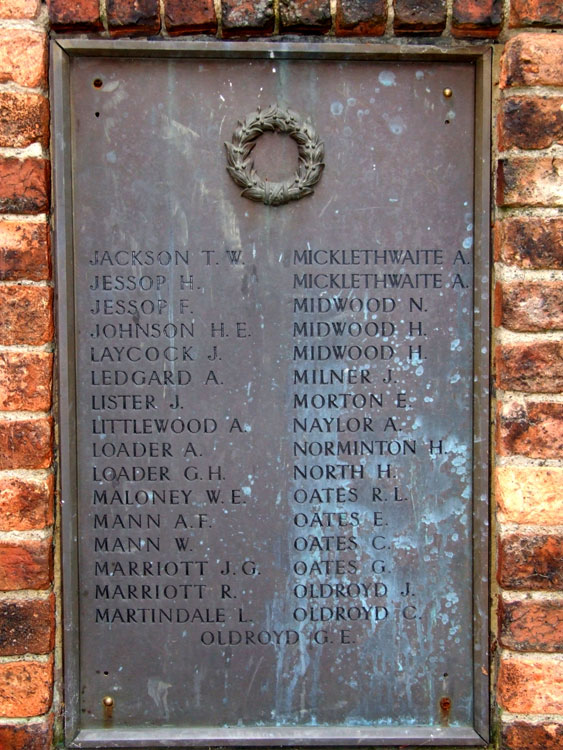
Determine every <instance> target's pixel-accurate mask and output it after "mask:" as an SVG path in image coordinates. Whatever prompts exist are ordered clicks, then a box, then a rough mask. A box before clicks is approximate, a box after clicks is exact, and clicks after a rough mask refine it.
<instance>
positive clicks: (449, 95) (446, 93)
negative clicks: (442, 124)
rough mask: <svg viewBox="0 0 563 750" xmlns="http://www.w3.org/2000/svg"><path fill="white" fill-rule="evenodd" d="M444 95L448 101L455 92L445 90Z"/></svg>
mask: <svg viewBox="0 0 563 750" xmlns="http://www.w3.org/2000/svg"><path fill="white" fill-rule="evenodd" d="M443 93H444V96H445V97H446V99H449V98H450V97H451V96H452V95H453V93H454V92H453V91H452V90H451V89H444V92H443Z"/></svg>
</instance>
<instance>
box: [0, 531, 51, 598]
mask: <svg viewBox="0 0 563 750" xmlns="http://www.w3.org/2000/svg"><path fill="white" fill-rule="evenodd" d="M52 573H53V551H52V545H51V540H50V539H42V540H40V541H36V540H33V541H29V540H28V541H25V540H23V539H22V540H18V542H0V591H12V590H17V589H47V588H49V586H50V585H51V579H52Z"/></svg>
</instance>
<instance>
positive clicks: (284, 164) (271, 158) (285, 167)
mask: <svg viewBox="0 0 563 750" xmlns="http://www.w3.org/2000/svg"><path fill="white" fill-rule="evenodd" d="M252 160H253V161H254V168H255V169H256V171H257V172H258V174H259V175H260V177H261V178H262V179H263V180H266V181H267V182H283V181H285V180H289V179H290V178H291V177H292V176H293V175H294V174H295V172H296V171H297V166H298V162H299V151H298V149H297V143H296V142H295V141H294V140H293V138H291V137H290V136H289V135H285V134H284V133H278V132H273V133H262V135H261V136H260V137H259V138H258V140H257V141H256V145H255V146H254V148H253V149H252Z"/></svg>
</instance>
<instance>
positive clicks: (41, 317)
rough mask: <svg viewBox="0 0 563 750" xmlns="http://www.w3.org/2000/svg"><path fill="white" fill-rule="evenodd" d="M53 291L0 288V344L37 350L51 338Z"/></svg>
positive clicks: (47, 288)
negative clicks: (22, 345)
mask: <svg viewBox="0 0 563 750" xmlns="http://www.w3.org/2000/svg"><path fill="white" fill-rule="evenodd" d="M52 305H53V290H52V289H50V288H49V287H45V286H16V285H4V286H0V344H6V345H13V344H29V345H31V346H39V345H40V344H46V343H48V342H49V341H51V340H52V338H53V313H52Z"/></svg>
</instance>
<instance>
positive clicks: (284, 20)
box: [279, 0, 332, 34]
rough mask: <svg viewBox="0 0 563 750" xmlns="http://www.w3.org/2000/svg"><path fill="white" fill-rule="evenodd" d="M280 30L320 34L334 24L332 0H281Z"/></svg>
mask: <svg viewBox="0 0 563 750" xmlns="http://www.w3.org/2000/svg"><path fill="white" fill-rule="evenodd" d="M279 9H280V11H279V12H280V30H281V31H306V32H307V31H308V32H311V33H315V34H319V33H323V32H325V31H328V30H329V29H330V27H331V25H332V18H331V15H330V0H279Z"/></svg>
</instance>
